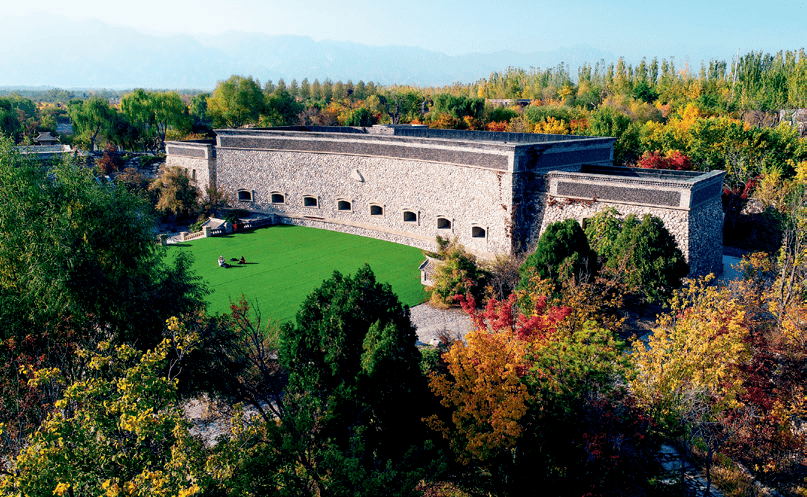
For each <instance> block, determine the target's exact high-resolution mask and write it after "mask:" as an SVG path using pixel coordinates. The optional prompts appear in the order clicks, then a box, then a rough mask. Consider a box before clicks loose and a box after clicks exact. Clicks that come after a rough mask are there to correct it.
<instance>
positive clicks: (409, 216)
mask: <svg viewBox="0 0 807 497" xmlns="http://www.w3.org/2000/svg"><path fill="white" fill-rule="evenodd" d="M403 220H404V222H405V223H416V222H417V220H418V215H417V214H415V213H414V212H412V211H404V212H403Z"/></svg>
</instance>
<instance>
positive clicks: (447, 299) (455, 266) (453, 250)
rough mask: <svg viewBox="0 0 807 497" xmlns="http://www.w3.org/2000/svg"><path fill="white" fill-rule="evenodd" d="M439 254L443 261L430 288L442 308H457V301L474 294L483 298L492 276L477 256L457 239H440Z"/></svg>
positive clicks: (475, 296)
mask: <svg viewBox="0 0 807 497" xmlns="http://www.w3.org/2000/svg"><path fill="white" fill-rule="evenodd" d="M437 243H438V244H439V245H440V252H439V253H438V256H439V258H440V259H441V262H440V264H439V265H438V266H437V270H436V271H435V274H434V285H433V286H432V287H431V288H430V291H431V292H432V296H431V300H432V302H433V303H434V304H435V305H437V306H440V307H448V306H452V305H456V302H455V301H454V298H455V297H456V296H458V295H461V296H464V295H466V294H470V295H471V296H473V297H474V298H481V297H482V292H483V290H484V288H485V281H486V279H487V278H488V277H489V276H490V273H488V272H487V271H485V270H484V269H482V268H481V267H479V264H478V263H477V261H476V257H474V255H473V254H469V253H468V252H467V251H466V250H465V247H463V246H462V245H460V244H458V243H457V242H456V240H454V241H449V240H448V239H445V238H440V237H438V240H437Z"/></svg>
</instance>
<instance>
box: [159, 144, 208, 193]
mask: <svg viewBox="0 0 807 497" xmlns="http://www.w3.org/2000/svg"><path fill="white" fill-rule="evenodd" d="M165 151H166V158H165V165H166V166H169V167H170V166H176V167H181V168H183V169H185V170H187V171H188V176H189V177H190V178H191V179H193V180H194V181H195V182H196V186H198V187H199V189H200V190H201V191H202V192H204V191H205V190H206V189H207V188H208V187H211V186H216V148H215V146H214V144H213V142H212V141H198V142H191V141H188V142H172V141H168V142H165Z"/></svg>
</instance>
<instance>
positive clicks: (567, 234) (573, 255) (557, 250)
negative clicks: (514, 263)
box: [519, 219, 596, 288]
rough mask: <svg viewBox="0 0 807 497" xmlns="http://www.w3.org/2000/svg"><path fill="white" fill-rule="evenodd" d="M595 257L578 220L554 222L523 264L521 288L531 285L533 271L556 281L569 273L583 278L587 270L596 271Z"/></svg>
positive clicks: (569, 275)
mask: <svg viewBox="0 0 807 497" xmlns="http://www.w3.org/2000/svg"><path fill="white" fill-rule="evenodd" d="M595 257H596V254H595V253H594V252H592V250H591V248H590V247H589V245H588V240H587V239H586V234H585V233H584V232H583V228H581V227H580V224H578V222H577V221H575V220H574V219H566V220H564V221H558V222H556V223H552V224H550V225H549V226H548V227H547V228H546V231H544V234H543V235H541V238H540V239H539V240H538V246H537V247H536V248H535V252H533V253H532V255H530V256H529V257H527V260H526V261H524V264H522V265H521V268H520V269H519V273H520V274H521V283H519V288H527V286H528V285H529V281H530V278H531V277H532V276H533V273H537V275H538V276H540V277H541V278H544V279H552V280H553V281H555V282H556V283H557V282H560V281H562V280H564V279H567V278H569V277H574V278H575V279H577V280H579V279H581V277H582V276H583V275H585V274H586V273H593V272H596V259H595Z"/></svg>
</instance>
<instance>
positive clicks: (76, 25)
mask: <svg viewBox="0 0 807 497" xmlns="http://www.w3.org/2000/svg"><path fill="white" fill-rule="evenodd" d="M0 47H2V50H0V68H2V70H0V86H48V87H59V88H110V89H128V88H137V87H143V88H198V89H208V90H212V89H213V88H214V87H215V85H216V82H217V81H220V80H224V79H227V78H228V77H229V76H230V75H232V74H240V75H243V76H248V75H251V76H253V77H255V78H258V79H260V80H261V82H265V81H266V80H268V79H271V80H273V81H275V82H276V81H277V80H278V79H279V78H284V79H285V81H286V83H287V84H288V83H289V82H291V80H292V79H294V78H296V79H297V80H298V81H301V80H302V79H303V78H308V79H309V81H312V82H313V80H314V78H319V80H320V81H323V80H324V79H325V78H330V79H331V80H333V81H338V80H342V81H347V80H348V79H351V80H352V81H353V82H354V83H355V82H358V81H359V80H363V81H365V82H367V81H375V82H378V83H382V84H414V85H429V86H431V85H436V86H440V85H448V84H451V83H454V82H463V83H470V82H474V81H477V80H479V79H482V78H486V77H488V76H489V75H490V74H491V73H492V72H494V71H501V70H503V69H505V68H507V67H508V66H514V67H523V68H530V67H540V68H544V69H545V68H549V67H556V66H557V65H558V64H560V63H565V64H567V65H568V66H569V67H570V69H571V71H572V75H573V76H574V75H575V74H576V68H577V67H578V66H579V65H580V64H582V63H586V62H587V63H590V64H594V63H596V62H597V61H599V60H601V59H603V60H606V61H608V62H612V61H614V60H615V59H616V57H615V55H614V54H611V53H608V52H603V51H600V50H597V49H595V48H592V47H589V46H576V47H569V48H564V49H561V50H555V51H551V52H536V53H531V54H521V53H516V52H498V53H492V54H469V55H460V56H449V55H445V54H442V53H438V52H433V51H429V50H424V49H421V48H413V47H404V46H395V45H388V46H381V47H379V46H368V45H361V44H357V43H350V42H335V41H314V40H313V39H311V38H308V37H304V36H268V35H264V34H256V33H244V32H227V33H224V34H220V35H213V36H204V37H201V36H192V35H171V36H156V35H150V34H145V33H143V32H140V31H137V30H135V29H132V28H127V27H119V26H112V25H110V24H106V23H104V22H101V21H97V20H85V21H72V20H70V19H68V18H65V17H62V16H56V15H51V14H42V15H37V16H23V17H3V18H2V21H0Z"/></svg>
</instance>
